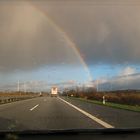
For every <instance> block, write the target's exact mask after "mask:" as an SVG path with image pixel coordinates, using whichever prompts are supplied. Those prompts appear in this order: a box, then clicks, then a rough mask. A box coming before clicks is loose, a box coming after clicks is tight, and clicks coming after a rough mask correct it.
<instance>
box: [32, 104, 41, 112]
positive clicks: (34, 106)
mask: <svg viewBox="0 0 140 140" xmlns="http://www.w3.org/2000/svg"><path fill="white" fill-rule="evenodd" d="M38 106H39V104H37V105H35V106H34V107H33V108H31V109H30V111H33V110H34V109H35V108H37V107H38Z"/></svg>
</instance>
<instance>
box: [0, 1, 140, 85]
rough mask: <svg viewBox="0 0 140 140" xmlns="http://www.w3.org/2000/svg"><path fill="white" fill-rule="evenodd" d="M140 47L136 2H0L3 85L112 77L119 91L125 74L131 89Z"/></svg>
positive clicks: (139, 14) (0, 76) (0, 74)
mask: <svg viewBox="0 0 140 140" xmlns="http://www.w3.org/2000/svg"><path fill="white" fill-rule="evenodd" d="M139 45H140V2H139V1H138V0H120V1H117V2H115V0H106V1H104V0H100V1H98V2H97V0H88V1H83V0H75V1H71V0H69V1H65V2H64V1H63V0H60V1H56V0H53V1H50V0H47V1H44V0H42V1H21V2H17V1H13V2H9V1H7V2H4V1H0V84H1V85H5V84H7V83H8V84H9V83H16V81H17V80H20V81H22V82H23V81H46V83H59V82H60V83H64V82H66V83H67V81H76V82H78V83H79V82H80V83H86V82H89V81H90V80H92V79H93V80H96V79H106V80H109V79H112V78H113V79H114V80H116V79H117V80H116V82H115V83H116V85H117V86H116V87H118V88H119V86H118V84H119V83H121V85H122V83H123V84H124V86H126V85H125V83H126V82H125V81H126V80H123V82H118V81H119V80H120V79H119V78H116V77H120V76H121V77H123V76H124V77H125V76H126V75H129V76H131V78H129V81H130V82H129V84H128V83H127V86H131V88H133V87H134V88H135V85H136V81H137V83H138V81H139V83H140V80H139V79H138V78H137V79H136V78H135V74H138V73H139V72H140V62H139V61H140V46H139ZM75 47H76V49H75ZM77 50H78V51H79V53H78V52H77ZM85 63H86V65H87V66H85ZM87 67H88V69H87ZM114 77H115V78H114ZM132 77H133V78H132ZM118 79H119V80H118ZM104 81H105V80H104Z"/></svg>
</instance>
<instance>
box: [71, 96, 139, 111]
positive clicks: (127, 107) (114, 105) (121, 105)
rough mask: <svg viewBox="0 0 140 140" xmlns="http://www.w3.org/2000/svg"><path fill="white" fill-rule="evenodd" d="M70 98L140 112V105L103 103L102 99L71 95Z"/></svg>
mask: <svg viewBox="0 0 140 140" xmlns="http://www.w3.org/2000/svg"><path fill="white" fill-rule="evenodd" d="M69 98H71V99H76V100H81V101H86V102H90V103H93V104H98V105H103V106H109V107H113V108H118V109H125V110H129V111H135V112H140V106H131V105H123V104H117V103H111V102H106V104H103V103H102V102H101V101H97V100H88V99H84V98H77V97H69Z"/></svg>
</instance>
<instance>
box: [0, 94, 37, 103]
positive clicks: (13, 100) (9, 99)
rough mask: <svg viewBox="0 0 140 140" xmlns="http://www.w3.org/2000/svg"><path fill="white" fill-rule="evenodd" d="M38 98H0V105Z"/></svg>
mask: <svg viewBox="0 0 140 140" xmlns="http://www.w3.org/2000/svg"><path fill="white" fill-rule="evenodd" d="M35 97H38V96H25V97H0V104H5V103H11V102H16V101H21V100H27V99H31V98H35Z"/></svg>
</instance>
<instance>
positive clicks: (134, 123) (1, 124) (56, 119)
mask: <svg viewBox="0 0 140 140" xmlns="http://www.w3.org/2000/svg"><path fill="white" fill-rule="evenodd" d="M113 127H114V128H126V127H140V113H138V112H132V111H126V110H120V109H114V108H110V107H104V106H100V105H95V104H91V103H87V102H83V101H78V100H73V99H67V98H57V97H38V98H33V99H28V100H23V101H17V102H13V103H8V104H3V105H0V130H48V129H49V130H50V129H51V130H54V129H92V128H93V129H96V128H113Z"/></svg>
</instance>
